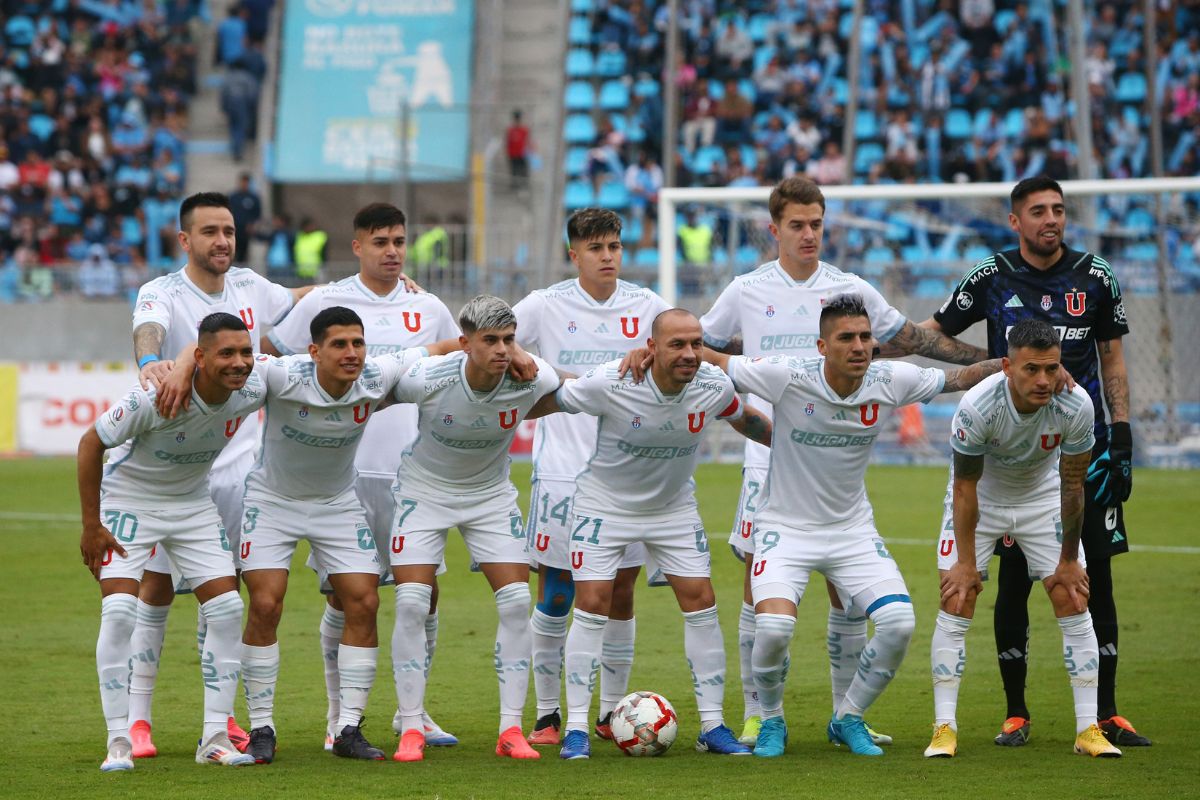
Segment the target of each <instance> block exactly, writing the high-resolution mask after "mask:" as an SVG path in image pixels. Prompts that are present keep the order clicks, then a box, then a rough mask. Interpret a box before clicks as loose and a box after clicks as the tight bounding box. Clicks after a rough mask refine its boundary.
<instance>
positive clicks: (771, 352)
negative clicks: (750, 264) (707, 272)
mask: <svg viewBox="0 0 1200 800" xmlns="http://www.w3.org/2000/svg"><path fill="white" fill-rule="evenodd" d="M839 294H859V295H862V298H863V302H864V303H865V304H866V307H867V314H868V315H869V316H870V318H871V333H873V334H874V335H875V338H876V339H878V340H879V341H881V342H886V341H888V340H890V339H891V338H892V337H893V336H895V335H896V333H897V332H899V330H900V329H901V328H902V327H904V323H905V322H906V320H905V317H904V315H903V314H901V313H900V312H899V311H897V310H896V309H894V308H892V307H891V306H890V305H888V302H887V301H886V300H884V299H883V295H881V294H880V293H879V292H878V291H877V290H876V289H875V287H874V286H872V285H871V284H869V283H867V282H866V281H864V280H863V279H862V278H860V277H858V276H857V275H851V274H850V273H848V272H842V271H841V270H840V269H838V268H837V267H835V266H833V265H832V264H826V263H825V262H824V261H821V262H818V264H817V270H816V272H814V273H813V274H812V275H811V276H809V279H808V280H806V281H800V282H797V281H794V280H792V278H791V277H790V276H789V275H788V274H787V273H786V272H785V271H784V269H783V267H782V266H780V264H779V261H777V260H776V261H771V262H770V263H767V264H763V265H762V266H761V267H759V268H758V269H756V270H754V271H753V272H750V273H747V274H745V275H739V276H738V277H736V278H734V279H733V282H732V283H730V284H729V286H727V287H725V291H723V292H721V294H720V295H719V296H718V297H717V300H716V302H714V303H713V306H712V308H711V309H709V311H708V313H707V314H705V315H704V316H703V317H702V318H701V319H700V325H701V326H702V327H703V328H704V342H705V344H707V345H708V346H709V347H712V348H716V349H720V348H723V347H725V346H726V345H728V344H729V343H730V342H731V341H733V339H734V338H735V337H737V336H741V337H742V354H743V355H747V356H795V357H797V358H816V357H817V356H818V355H819V353H818V352H817V337H818V335H820V324H821V307H822V306H823V305H824V304H825V301H826V300H828V299H829V298H831V297H836V296H837V295H839ZM749 400H750V402H751V403H753V404H754V407H755V408H758V409H760V410H762V411H764V412H765V413H766V414H767V415H768V416H769V415H770V414H771V407H770V406H769V405H767V404H766V403H760V402H755V398H749ZM769 458H770V453H769V452H768V448H766V447H763V446H762V445H761V444H759V443H758V442H752V441H750V440H747V441H746V457H745V466H747V467H757V468H765V467H766V466H767V461H768V459H769Z"/></svg>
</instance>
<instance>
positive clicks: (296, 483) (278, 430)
mask: <svg viewBox="0 0 1200 800" xmlns="http://www.w3.org/2000/svg"><path fill="white" fill-rule="evenodd" d="M425 354H426V350H425V348H423V347H418V348H414V349H412V350H406V351H402V352H399V353H389V354H387V355H383V356H378V357H368V358H367V362H366V365H365V366H364V367H363V371H362V375H360V376H359V378H358V380H356V381H355V382H354V383H353V384H351V385H350V388H349V389H348V390H347V391H346V393H345V394H344V395H342V396H341V397H331V396H330V395H329V394H328V393H327V392H326V391H325V390H324V389H323V388H321V384H320V383H319V382H318V381H317V365H316V364H315V363H313V360H312V359H311V358H309V357H308V356H307V355H303V356H298V355H297V356H284V357H283V358H272V357H271V356H259V357H258V358H259V360H260V361H262V362H263V363H264V364H265V365H266V367H267V368H266V370H265V371H264V373H263V378H264V380H263V382H264V384H265V385H266V391H267V416H266V420H265V421H264V422H263V446H262V450H261V451H259V454H258V460H257V461H255V462H254V466H253V467H252V468H251V469H250V474H249V475H248V476H247V477H246V491H247V492H249V491H252V490H260V491H265V492H267V493H269V494H272V495H275V496H277V497H282V498H285V499H288V500H318V501H319V500H329V499H332V498H334V497H337V496H338V495H340V494H342V493H343V492H345V491H347V490H349V489H350V488H351V487H352V486H353V485H354V481H355V478H356V477H357V472H356V471H355V469H354V456H355V454H356V452H357V450H358V445H359V442H361V441H362V436H363V432H364V431H365V430H366V423H367V420H368V419H369V418H370V416H371V413H372V409H374V408H375V406H377V405H378V404H379V401H380V400H382V399H383V398H385V397H387V395H388V394H389V393H390V392H391V391H392V389H393V388H395V386H396V382H397V381H398V380H400V376H401V375H402V374H404V372H405V370H407V369H408V367H409V366H410V365H411V364H412V363H413V362H414V361H415V360H416V359H418V358H420V357H421V356H424V355H425Z"/></svg>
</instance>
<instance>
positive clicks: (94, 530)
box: [79, 520, 125, 580]
mask: <svg viewBox="0 0 1200 800" xmlns="http://www.w3.org/2000/svg"><path fill="white" fill-rule="evenodd" d="M109 551H113V552H115V553H117V554H118V555H119V556H121V557H122V558H124V557H125V548H124V547H122V546H121V543H120V542H118V541H117V540H116V537H114V536H113V535H112V534H111V533H109V532H108V528H105V527H104V526H103V525H101V524H100V520H96V521H94V522H91V523H88V524H85V525H84V526H83V533H82V534H80V536H79V554H80V555H81V556H83V565H84V566H85V567H87V568H88V570H89V571H90V572H91V573H92V576H93V577H94V578H95V579H96V580H100V569H101V567H103V566H104V561H105V558H106V556H107V555H108V553H109Z"/></svg>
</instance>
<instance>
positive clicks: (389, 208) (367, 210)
mask: <svg viewBox="0 0 1200 800" xmlns="http://www.w3.org/2000/svg"><path fill="white" fill-rule="evenodd" d="M404 224H406V219H405V216H404V212H403V211H401V210H400V209H398V208H396V207H395V206H394V205H392V204H391V203H371V204H370V205H368V206H363V207H362V208H360V209H359V210H358V213H357V214H355V215H354V230H355V232H358V231H366V232H367V233H374V232H375V231H377V230H380V229H381V228H395V227H396V226H397V225H404Z"/></svg>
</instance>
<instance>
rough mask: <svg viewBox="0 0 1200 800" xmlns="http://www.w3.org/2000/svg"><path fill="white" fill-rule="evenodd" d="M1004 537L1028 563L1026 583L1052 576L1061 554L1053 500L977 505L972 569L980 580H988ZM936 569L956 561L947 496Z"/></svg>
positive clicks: (1081, 557)
mask: <svg viewBox="0 0 1200 800" xmlns="http://www.w3.org/2000/svg"><path fill="white" fill-rule="evenodd" d="M1001 538H1004V539H1006V540H1014V541H1016V543H1017V544H1019V545H1021V552H1023V553H1024V554H1025V561H1026V562H1027V563H1028V564H1029V578H1030V580H1035V581H1040V580H1045V579H1046V578H1048V577H1050V576H1051V575H1053V574H1054V570H1055V569H1056V568H1057V567H1058V558H1059V555H1060V554H1061V553H1062V506H1061V505H1060V504H1059V502H1058V501H1057V500H1055V501H1053V502H1049V503H1034V504H1024V505H1012V506H993V505H983V504H982V503H981V504H980V505H979V523H978V524H977V525H976V526H975V566H976V568H977V569H978V570H979V575H980V578H981V579H982V580H985V581H986V580H987V578H988V561H990V560H991V558H992V555H993V554H994V552H995V550H996V542H997V541H998V540H1000V539H1001ZM937 553H938V556H937V561H938V569H939V570H947V569H950V568H951V567H952V566H954V565H955V563H957V562H958V549H957V548H956V547H955V543H954V508H953V505H952V500H951V498H950V497H949V496H947V498H946V502H945V505H944V508H943V510H942V531H941V536H939V537H938V544H937ZM1079 563H1080V564H1083V565H1084V566H1086V565H1087V561H1086V560H1085V559H1084V554H1083V544H1082V543H1080V545H1079Z"/></svg>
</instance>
